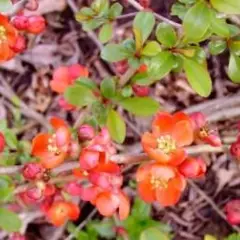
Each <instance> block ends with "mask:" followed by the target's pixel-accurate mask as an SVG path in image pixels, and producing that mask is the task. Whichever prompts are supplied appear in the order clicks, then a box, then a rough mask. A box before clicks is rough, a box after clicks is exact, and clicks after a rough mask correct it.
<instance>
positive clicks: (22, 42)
mask: <svg viewBox="0 0 240 240" xmlns="http://www.w3.org/2000/svg"><path fill="white" fill-rule="evenodd" d="M11 49H12V50H13V51H14V52H15V53H20V52H22V51H23V50H24V49H26V39H25V37H23V36H21V35H19V36H18V38H17V40H16V42H15V45H13V46H11Z"/></svg>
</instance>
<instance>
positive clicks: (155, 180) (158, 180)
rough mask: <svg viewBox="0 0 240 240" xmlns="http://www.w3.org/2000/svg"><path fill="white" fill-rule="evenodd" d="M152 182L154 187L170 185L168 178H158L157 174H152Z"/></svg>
mask: <svg viewBox="0 0 240 240" xmlns="http://www.w3.org/2000/svg"><path fill="white" fill-rule="evenodd" d="M150 183H151V184H152V188H153V189H158V188H167V187H168V181H167V180H166V179H163V178H156V177H155V176H151V180H150Z"/></svg>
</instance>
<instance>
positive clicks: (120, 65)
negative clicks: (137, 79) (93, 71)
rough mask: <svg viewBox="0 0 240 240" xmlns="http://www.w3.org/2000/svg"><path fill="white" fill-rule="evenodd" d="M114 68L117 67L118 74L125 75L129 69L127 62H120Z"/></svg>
mask: <svg viewBox="0 0 240 240" xmlns="http://www.w3.org/2000/svg"><path fill="white" fill-rule="evenodd" d="M114 66H115V69H116V72H118V73H120V74H124V73H125V72H126V71H127V69H128V67H129V66H128V62H127V60H122V61H120V62H117V63H114Z"/></svg>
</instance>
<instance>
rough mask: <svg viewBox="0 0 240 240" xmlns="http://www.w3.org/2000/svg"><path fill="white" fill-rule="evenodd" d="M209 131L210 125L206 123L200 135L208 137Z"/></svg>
mask: <svg viewBox="0 0 240 240" xmlns="http://www.w3.org/2000/svg"><path fill="white" fill-rule="evenodd" d="M209 132H210V129H209V127H208V125H205V126H203V127H202V128H200V129H199V137H200V138H206V137H208V135H209Z"/></svg>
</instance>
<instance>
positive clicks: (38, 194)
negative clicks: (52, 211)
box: [25, 187, 43, 201]
mask: <svg viewBox="0 0 240 240" xmlns="http://www.w3.org/2000/svg"><path fill="white" fill-rule="evenodd" d="M25 193H26V196H27V197H28V198H29V199H31V200H33V201H39V200H40V199H41V198H42V197H43V191H42V189H40V188H38V187H33V188H30V189H28V190H27V191H26V192H25Z"/></svg>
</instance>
